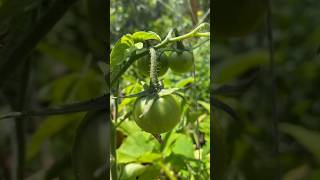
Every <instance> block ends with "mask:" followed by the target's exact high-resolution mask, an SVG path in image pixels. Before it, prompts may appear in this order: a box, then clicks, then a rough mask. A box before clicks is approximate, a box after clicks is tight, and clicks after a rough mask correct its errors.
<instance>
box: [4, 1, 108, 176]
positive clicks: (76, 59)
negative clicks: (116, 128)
mask: <svg viewBox="0 0 320 180" xmlns="http://www.w3.org/2000/svg"><path fill="white" fill-rule="evenodd" d="M69 6H70V7H69ZM97 6H98V7H100V8H99V10H98V9H96V7H97ZM52 7H54V11H52ZM50 8H51V9H50ZM106 8H108V6H107V2H106V1H100V0H97V1H86V0H81V1H72V0H68V1H59V0H53V1H45V0H35V1H20V0H1V1H0V44H1V45H0V69H3V68H4V67H9V66H5V65H6V63H7V58H8V57H20V59H19V58H15V59H9V60H10V61H12V62H16V63H15V64H14V65H13V66H12V69H5V71H6V72H11V73H9V74H8V75H7V76H3V77H1V81H2V82H4V81H5V82H7V83H6V84H4V85H3V86H1V88H0V112H1V114H2V113H5V112H8V111H14V110H15V109H13V108H14V107H13V106H12V101H15V100H16V99H18V98H19V96H21V94H19V91H18V90H19V89H17V88H14V87H17V86H14V85H15V84H19V83H21V81H22V80H20V79H18V78H17V77H16V76H15V74H16V72H17V71H19V68H18V67H20V66H24V64H25V63H24V62H26V61H27V62H29V64H30V66H29V67H30V68H29V69H28V73H29V74H30V76H29V77H28V75H27V74H24V77H26V78H25V79H29V80H28V85H27V87H25V88H22V89H23V90H25V91H26V97H25V101H24V104H25V109H27V110H37V109H43V108H47V107H53V106H55V107H56V106H60V105H63V104H68V103H74V102H80V101H85V100H89V99H91V98H94V97H98V96H101V95H103V94H104V93H105V92H106V89H105V83H106V82H105V79H104V77H103V73H102V72H101V70H100V69H99V67H98V62H101V61H102V62H106V49H107V43H108V42H106V40H107V22H108V21H107V14H106V12H107V11H106ZM63 9H64V10H65V11H66V12H64V11H62V10H63ZM50 13H51V14H50ZM47 14H49V15H48V16H47V19H45V22H41V23H40V24H39V21H40V20H41V19H42V18H43V17H45V16H46V15H47ZM59 14H60V15H61V18H60V17H58V18H56V19H55V18H54V17H55V16H57V15H59ZM93 19H94V20H93ZM48 24H52V25H54V26H53V27H52V28H51V26H48ZM39 25H40V26H39ZM42 32H44V34H43V33H42ZM47 32H48V33H47ZM38 40H40V42H38ZM30 42H34V43H35V44H33V43H30ZM16 47H19V48H16ZM26 51H28V53H24V52H26ZM12 52H13V54H14V55H13V56H7V55H8V54H10V53H12ZM10 61H9V63H10ZM7 64H8V63H7ZM10 67H11V66H10ZM16 69H17V70H16ZM3 72H4V71H2V72H1V73H3ZM26 82H27V81H26ZM16 91H17V93H16V94H15V93H14V92H16ZM84 115H85V113H75V114H70V115H60V116H50V117H37V118H23V119H22V120H23V121H24V122H25V123H24V127H23V129H22V132H23V133H24V134H25V140H26V150H25V152H24V153H25V154H26V157H25V161H26V162H25V163H26V164H25V167H26V169H25V173H24V174H23V176H24V178H23V179H28V180H33V179H54V178H59V179H68V180H72V179H75V176H74V172H73V169H72V162H71V159H70V155H71V153H70V152H71V148H72V144H73V142H74V139H75V134H76V129H77V126H78V124H79V122H81V121H82V119H83V118H84ZM103 117H106V115H105V114H104V116H103ZM14 132H15V124H14V121H13V119H6V120H1V121H0V179H5V180H7V179H10V176H12V177H14V174H15V158H16V154H15V152H16V151H23V149H22V148H21V149H17V147H16V145H15V143H17V142H16V139H15V135H14ZM87 138H89V137H87ZM100 139H102V140H105V139H106V136H105V135H104V137H103V138H101V137H100ZM18 143H20V142H18ZM97 143H98V144H100V145H101V144H103V145H105V144H106V143H105V142H97ZM86 145H87V146H88V145H89V144H86ZM94 146H95V145H93V144H91V148H94ZM79 152H82V151H81V150H80V149H79ZM86 153H88V156H89V158H90V152H86ZM91 153H94V152H91ZM79 156H81V155H79ZM79 160H81V158H80V159H79ZM104 170H105V169H104ZM84 173H85V172H84ZM10 174H11V175H10Z"/></svg>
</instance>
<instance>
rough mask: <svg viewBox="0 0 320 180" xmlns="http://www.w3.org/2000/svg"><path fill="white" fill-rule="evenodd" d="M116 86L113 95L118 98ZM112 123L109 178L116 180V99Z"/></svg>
mask: <svg viewBox="0 0 320 180" xmlns="http://www.w3.org/2000/svg"><path fill="white" fill-rule="evenodd" d="M117 82H118V83H117V85H116V88H115V95H116V96H118V94H119V81H117ZM113 118H114V122H111V123H110V124H111V130H110V131H111V133H110V138H111V145H110V150H111V177H112V180H117V179H118V172H117V147H116V124H117V121H118V99H115V100H114V117H113Z"/></svg>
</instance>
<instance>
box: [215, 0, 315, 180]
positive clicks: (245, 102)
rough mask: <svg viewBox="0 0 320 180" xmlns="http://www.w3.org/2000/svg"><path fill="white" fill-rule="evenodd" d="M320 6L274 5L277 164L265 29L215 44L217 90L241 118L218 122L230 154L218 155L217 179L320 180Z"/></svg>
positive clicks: (220, 142) (220, 115)
mask: <svg viewBox="0 0 320 180" xmlns="http://www.w3.org/2000/svg"><path fill="white" fill-rule="evenodd" d="M319 6H320V4H319V1H316V0H309V1H296V0H292V1H273V13H272V18H273V32H274V45H275V59H276V62H275V63H276V65H275V69H274V70H275V74H276V80H275V86H276V104H277V106H276V108H277V113H278V120H279V123H280V124H279V133H280V134H279V151H280V152H279V157H278V158H277V155H276V154H275V153H274V148H275V142H274V136H275V134H274V133H273V132H274V131H273V126H272V114H271V101H270V100H271V95H270V94H271V88H270V87H271V86H270V81H271V79H270V78H271V77H270V69H269V61H268V59H269V54H268V45H267V33H266V26H265V23H264V24H262V25H261V26H260V28H258V29H257V31H256V32H255V33H252V34H250V35H248V36H245V37H240V38H230V39H220V40H217V41H216V42H215V43H214V48H213V49H212V51H213V52H214V53H213V54H214V56H213V57H212V58H213V63H214V65H213V67H211V68H212V69H213V74H214V79H213V87H212V88H213V89H215V90H217V89H219V91H216V94H215V97H216V98H218V99H219V100H221V101H223V102H224V103H226V104H228V105H229V106H231V107H232V108H233V110H234V111H235V112H236V113H237V115H238V119H232V118H231V117H230V116H229V115H228V114H226V113H225V112H223V111H221V110H220V109H218V108H216V110H215V112H214V114H213V115H214V117H213V118H214V119H216V121H215V127H216V128H219V130H218V132H217V133H216V135H215V136H214V137H213V141H214V140H215V139H216V140H217V144H216V145H215V147H218V150H217V151H219V150H221V151H224V152H226V153H220V154H218V155H217V156H219V155H221V156H222V157H218V158H217V161H218V163H219V164H221V167H219V171H220V173H217V174H224V178H223V177H222V175H221V176H220V177H218V178H221V179H230V180H231V179H249V180H250V179H260V180H264V179H266V180H270V179H277V177H278V172H280V174H281V176H280V178H281V179H285V180H294V179H320V176H319V160H318V158H319V147H318V146H319V138H320V136H319V131H320V121H319V114H320V109H319V107H320V106H319V95H318V91H319V87H320V86H319V79H320V66H319V62H320V61H319V60H320V57H319V54H317V49H318V48H319V45H320V40H319V37H320V36H319V35H320V31H319V28H320V26H319V25H320V21H319V18H318V17H319V16H320V11H319ZM217 8H218V7H217ZM277 159H279V161H280V166H277ZM225 163H227V165H223V164H225ZM213 170H214V169H213ZM214 171H215V170H214ZM221 172H223V173H221Z"/></svg>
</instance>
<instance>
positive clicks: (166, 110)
mask: <svg viewBox="0 0 320 180" xmlns="http://www.w3.org/2000/svg"><path fill="white" fill-rule="evenodd" d="M177 98H178V97H177V96H176V95H172V94H169V95H165V96H162V97H157V96H145V97H141V98H139V99H137V100H136V103H135V106H134V110H133V118H134V120H135V122H136V123H137V125H138V126H139V127H140V128H141V129H142V130H144V131H146V132H149V133H154V134H161V133H165V132H168V131H170V130H172V129H173V128H174V127H175V126H176V125H177V124H178V123H179V121H180V117H181V107H180V103H179V101H178V99H177ZM152 99H153V100H154V101H153V104H152V105H151V107H150V109H149V110H148V111H147V112H144V111H145V109H146V107H147V103H148V102H149V101H150V100H152ZM141 115H142V116H141Z"/></svg>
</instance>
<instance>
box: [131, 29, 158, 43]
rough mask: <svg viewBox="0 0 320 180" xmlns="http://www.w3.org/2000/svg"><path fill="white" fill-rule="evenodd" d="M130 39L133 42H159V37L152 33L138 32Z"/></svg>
mask: <svg viewBox="0 0 320 180" xmlns="http://www.w3.org/2000/svg"><path fill="white" fill-rule="evenodd" d="M132 38H133V39H134V42H143V41H146V40H156V41H159V42H160V41H161V38H160V36H159V35H158V34H157V33H155V32H152V31H148V32H145V31H138V32H135V33H133V34H132Z"/></svg>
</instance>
